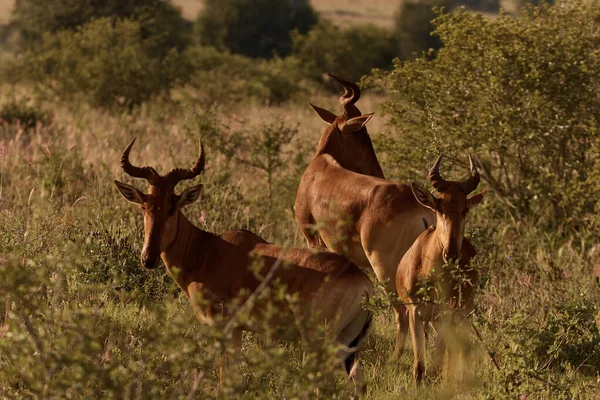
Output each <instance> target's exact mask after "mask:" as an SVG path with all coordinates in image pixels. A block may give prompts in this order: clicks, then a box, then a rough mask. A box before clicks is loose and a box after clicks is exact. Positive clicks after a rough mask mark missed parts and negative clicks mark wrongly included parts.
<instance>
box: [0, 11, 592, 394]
mask: <svg viewBox="0 0 600 400" xmlns="http://www.w3.org/2000/svg"><path fill="white" fill-rule="evenodd" d="M9 3H10V2H6V1H2V2H0V18H1V19H4V20H6V17H5V16H6V12H5V10H9V8H10V6H9V5H8V4H9ZM175 3H176V4H180V5H181V6H182V8H183V15H184V16H186V17H187V18H191V17H192V16H193V15H194V14H195V13H196V12H197V11H198V10H200V9H201V6H202V4H201V2H194V1H190V0H187V1H184V0H181V1H176V2H175ZM354 3H356V4H354ZM390 3H391V2H387V1H361V2H358V1H357V2H341V1H339V2H338V1H324V0H323V1H313V2H312V4H313V6H314V7H315V8H316V9H317V10H320V11H322V13H323V15H324V16H326V17H331V18H333V19H334V20H335V21H336V22H337V23H345V22H348V21H352V22H353V23H361V22H364V21H363V20H371V22H376V23H377V24H379V25H381V26H384V27H385V26H388V27H389V26H391V25H392V24H393V21H392V20H391V18H390V15H391V14H392V13H393V8H391V6H390ZM574 4H575V7H579V8H577V9H576V11H574V12H568V11H563V13H564V14H561V13H560V12H558V11H557V12H556V13H555V14H553V13H552V12H548V11H546V12H545V13H544V12H540V13H539V14H536V13H532V14H531V15H530V16H524V17H523V19H522V20H520V21H522V22H520V23H519V22H515V21H517V20H515V19H514V18H513V17H511V16H505V17H503V18H504V19H502V18H499V19H498V20H494V21H495V22H489V21H487V20H483V19H479V17H477V16H473V15H471V14H467V13H460V12H459V13H458V14H457V16H456V17H454V18H446V20H444V21H442V23H441V25H440V28H439V31H440V34H441V35H442V36H443V39H444V40H443V42H444V45H445V48H444V50H441V51H440V53H439V54H438V56H437V58H436V60H431V59H420V60H416V61H412V62H407V63H398V64H396V65H395V66H394V68H393V73H392V74H391V75H388V74H387V72H383V73H381V72H380V73H374V74H371V76H370V78H369V79H367V81H365V83H367V84H368V86H370V87H371V88H372V90H371V91H367V92H366V93H365V94H364V95H363V96H362V97H361V100H360V102H359V106H360V108H361V110H362V111H363V112H371V111H375V112H376V116H375V118H373V119H372V120H371V121H370V122H369V125H368V129H369V132H370V133H371V136H372V138H373V140H374V142H375V147H376V151H377V152H378V154H379V155H380V159H381V162H382V165H383V168H384V171H385V173H386V176H388V178H389V179H397V180H400V181H402V182H409V181H410V180H416V181H417V182H420V183H422V184H424V185H427V181H426V172H427V169H428V168H429V167H430V165H431V164H432V162H433V160H434V159H435V158H436V156H437V155H438V154H439V153H440V152H444V153H445V154H447V158H446V160H445V161H444V163H443V166H442V173H443V175H444V176H446V177H450V178H455V179H462V178H464V177H465V176H466V173H467V168H466V162H465V161H466V155H467V154H468V153H471V152H473V153H474V154H476V155H477V157H476V159H477V161H478V163H481V165H482V173H483V180H482V183H481V185H480V188H483V187H487V188H488V189H489V190H490V193H489V194H488V196H487V199H486V201H485V204H484V205H483V206H481V207H480V208H478V209H476V210H474V212H473V213H470V214H469V216H468V218H467V236H469V237H470V238H471V239H472V241H473V242H474V244H475V246H476V248H477V250H478V253H479V255H478V257H477V258H476V261H475V266H476V267H477V268H478V269H479V270H480V274H481V277H482V278H481V280H480V282H479V283H478V291H477V298H476V305H477V310H476V313H475V315H474V316H473V322H474V324H475V326H476V327H477V328H478V329H479V331H480V332H481V335H482V341H479V340H477V339H476V338H475V337H474V336H473V335H471V340H470V348H471V353H470V358H469V360H468V361H467V362H465V363H464V364H463V365H462V367H463V374H462V375H463V376H462V379H457V378H456V377H453V376H449V377H448V376H446V375H440V376H433V377H430V378H429V379H428V381H427V382H426V384H425V385H424V386H422V387H415V386H414V383H413V378H412V352H411V351H410V345H408V346H407V350H405V353H404V354H403V355H402V356H401V358H400V359H399V360H397V361H395V360H392V359H391V354H392V350H393V336H394V332H395V324H394V322H393V318H392V313H391V311H390V309H389V307H388V306H387V299H386V298H385V297H384V296H383V295H380V296H378V297H377V299H375V300H376V301H375V303H376V304H377V305H376V306H373V308H374V310H375V312H376V317H375V319H374V324H373V326H372V328H371V329H370V331H369V334H368V336H367V339H366V341H365V344H364V347H363V350H362V352H361V360H362V361H361V362H362V365H363V368H364V371H365V375H366V382H367V384H368V391H367V394H366V398H371V399H388V398H398V397H400V398H407V399H423V398H427V399H429V398H442V399H443V398H458V399H470V398H507V399H515V398H518V399H538V398H548V399H554V398H564V399H594V398H598V397H599V396H600V375H599V373H600V372H599V371H600V335H599V326H600V313H599V310H598V302H599V301H600V285H599V284H598V283H597V281H596V280H594V273H593V270H594V266H595V265H597V264H598V263H600V255H599V253H600V251H598V244H599V242H600V239H599V236H600V235H599V234H598V227H599V226H600V224H599V220H598V215H599V211H600V209H599V206H598V204H597V198H598V194H599V193H598V187H600V152H599V148H598V139H599V137H598V123H599V122H598V121H599V119H598V116H597V112H598V111H597V110H598V109H600V107H597V106H598V104H597V102H598V98H600V96H598V94H599V93H600V88H599V87H598V84H597V82H596V76H597V72H599V71H600V50H599V48H598V43H599V41H598V39H599V37H600V34H599V33H598V28H597V25H596V26H595V25H594V23H597V21H598V20H600V19H598V16H600V11H599V10H598V7H595V8H592V5H590V4H592V3H591V2H586V1H583V0H582V1H575V2H574ZM588 5H589V7H590V8H589V10H586V9H585V7H588ZM340 10H341V11H340ZM574 21H576V22H577V23H575V22H574ZM560 24H563V25H560ZM567 28H568V29H567ZM578 29H581V30H578ZM557 32H558V33H557ZM466 38H468V40H467V39H466ZM549 48H552V49H553V51H549V50H548V49H549ZM482 49H483V50H482ZM487 49H490V50H489V51H487ZM234 61H235V62H239V63H240V65H242V67H240V68H245V67H244V66H247V65H250V64H243V62H246V61H243V60H238V59H227V62H234ZM284 62H286V61H284ZM286 65H287V64H286ZM292 65H293V64H292ZM276 67H277V66H275V67H272V66H269V67H268V68H276ZM261 68H263V67H261ZM265 68H267V67H265ZM390 68H391V67H390ZM269 71H271V70H270V69H269ZM332 72H335V71H332ZM284 75H285V72H284ZM274 76H275V77H280V75H277V74H275V75H274ZM449 76H452V77H453V79H449V78H448V77H449ZM211 77H212V79H214V80H217V79H218V80H222V79H224V77H223V75H219V74H217V75H216V78H215V75H200V78H196V79H211ZM253 79H254V78H253ZM256 79H257V80H258V79H259V78H256ZM232 81H233V79H232ZM274 81H275V82H279V81H277V80H274ZM202 83H203V85H198V84H194V85H189V86H183V87H179V88H176V89H174V90H172V91H171V92H170V95H169V96H157V97H153V98H151V99H149V100H147V101H144V102H142V103H141V105H139V106H136V107H134V108H132V109H127V110H123V109H116V110H115V109H114V108H106V107H101V106H97V105H90V102H89V101H86V99H87V97H81V98H78V97H75V98H68V99H66V100H65V99H64V98H62V97H60V96H57V95H55V93H52V92H50V91H49V90H47V89H44V88H43V87H42V88H41V89H40V87H38V86H43V85H38V84H36V83H35V82H34V83H32V82H31V81H27V82H12V81H11V80H6V82H5V83H3V84H2V85H1V86H0V106H2V112H3V114H2V115H3V117H2V118H3V122H2V124H1V125H0V219H1V220H0V293H1V294H2V295H1V297H0V310H2V315H0V323H1V327H0V395H1V396H3V397H10V398H30V397H32V398H38V397H39V398H65V397H72V398H80V397H101V398H105V397H106V398H110V397H113V398H164V397H169V398H183V397H188V398H194V397H195V398H208V397H217V396H218V392H217V389H216V388H217V382H218V371H217V366H218V363H217V362H216V361H217V360H218V355H219V354H220V351H221V349H222V348H226V349H227V348H228V347H229V338H227V337H226V336H223V334H222V332H220V331H218V330H215V329H210V328H208V327H205V326H202V325H200V324H199V323H198V322H197V321H196V320H195V318H194V316H193V315H192V312H191V309H190V306H189V305H188V303H187V300H186V299H185V298H184V296H183V295H182V294H181V293H180V291H179V289H178V288H177V287H176V286H175V285H174V283H172V281H171V279H170V278H169V277H168V276H167V275H166V273H165V271H164V268H159V269H158V270H155V271H145V270H143V269H142V267H141V266H140V263H139V254H140V248H141V244H142V233H143V225H142V221H141V215H140V212H139V210H137V209H136V208H135V207H134V206H133V205H131V204H129V203H127V202H126V201H125V200H123V199H122V198H121V197H120V196H119V195H118V193H117V191H116V190H115V188H114V186H113V183H112V181H113V180H114V179H118V180H122V181H124V182H128V183H133V184H134V185H136V186H137V187H138V188H140V189H144V188H145V183H144V182H138V181H135V182H134V181H132V180H131V179H130V178H129V177H127V176H125V175H124V174H123V173H122V171H121V170H120V168H119V157H120V154H121V152H122V150H123V148H124V147H125V146H126V144H127V143H129V141H130V140H131V139H132V138H133V137H135V136H137V137H138V141H137V143H136V145H135V148H134V150H133V152H132V161H133V162H134V163H136V164H149V165H152V166H154V167H157V168H158V170H159V172H160V171H163V172H164V171H167V170H169V169H170V168H172V167H174V166H189V165H190V164H191V162H192V161H193V160H194V159H195V156H196V155H197V144H198V140H199V139H202V140H203V143H204V144H205V149H206V151H207V167H206V171H205V172H204V174H203V175H202V177H201V178H200V181H201V182H202V183H204V190H203V194H202V197H201V199H200V201H199V203H197V204H195V205H193V206H191V207H189V208H188V209H186V210H185V211H184V212H185V214H186V215H187V216H188V217H189V218H190V220H191V221H193V222H194V223H196V224H197V225H198V226H199V227H201V228H203V229H206V230H209V231H211V232H217V233H218V232H223V231H226V230H231V229H238V228H244V229H249V230H251V231H253V232H256V233H258V234H260V235H261V236H262V237H263V238H265V239H266V240H268V241H271V242H274V243H277V244H281V245H286V246H304V245H305V242H304V239H303V238H302V236H301V234H300V232H299V230H298V229H297V227H296V224H295V222H294V218H293V210H292V207H293V203H294V197H295V193H296V188H297V184H298V181H299V179H300V176H301V174H302V172H303V170H304V168H305V167H306V165H307V163H308V162H309V161H310V158H311V155H312V153H313V151H314V149H315V147H316V145H317V142H318V139H319V136H320V134H321V133H322V131H323V129H324V128H325V124H324V123H323V122H322V121H320V120H319V118H318V117H317V116H316V115H315V114H314V112H313V111H312V110H311V109H310V107H309V106H308V101H309V100H310V101H312V102H313V103H315V104H317V105H319V106H321V107H324V108H327V109H329V110H334V111H336V112H339V109H340V108H339V103H338V96H339V93H337V92H332V91H331V87H323V86H320V85H315V84H305V85H301V87H300V89H302V90H300V89H299V90H298V92H297V93H296V94H294V95H293V96H291V97H290V98H289V99H286V100H285V101H276V102H275V101H271V99H269V101H261V100H260V95H262V93H264V92H263V91H261V90H262V88H263V86H260V85H259V84H258V83H256V84H255V82H254V81H252V82H251V83H252V85H253V88H252V91H249V89H247V88H246V86H243V85H241V86H232V87H226V84H222V85H209V83H211V84H212V83H214V82H209V81H208V80H205V81H202ZM226 83H229V84H231V85H238V82H237V81H234V82H233V83H231V82H226ZM287 83H288V82H287V81H285V80H282V85H283V84H287ZM261 84H264V81H261ZM268 84H269V85H272V86H274V85H276V83H273V82H272V81H269V82H268ZM204 86H206V87H204ZM207 87H209V89H210V90H211V91H210V92H208V90H209V89H207ZM254 87H259V88H261V89H260V90H259V91H258V92H259V95H256V94H255V93H256V91H255V90H254ZM335 89H336V88H335V87H334V90H335ZM241 90H243V93H246V91H248V92H249V93H253V95H252V97H251V98H248V99H246V98H241V99H240V98H239V96H231V93H232V92H236V91H241ZM270 90H271V92H269V93H271V96H272V93H273V90H274V89H273V88H272V87H271V89H270ZM207 93H208V94H207ZM331 93H335V94H331ZM219 96H222V97H219ZM384 112H385V116H384V115H382V114H383V113H384ZM268 160H270V162H267V161H268ZM269 176H271V184H270V185H269V179H268V177H269ZM187 184H191V183H186V184H181V187H180V188H178V190H182V189H183V187H185V185H187ZM407 343H409V342H407ZM313 345H315V346H318V349H319V350H317V351H315V352H314V353H309V354H308V355H307V356H306V358H305V359H304V360H303V355H302V346H301V345H300V344H297V343H285V342H278V341H276V340H271V339H268V338H266V339H265V338H259V337H257V336H256V335H254V334H246V335H245V336H244V342H243V350H244V356H243V357H244V358H243V362H242V364H241V369H240V370H239V371H235V372H234V373H232V374H231V375H230V376H229V380H228V381H227V382H226V384H225V391H224V394H221V396H222V397H224V398H242V397H243V398H275V397H278V398H311V397H314V395H315V389H316V388H319V390H320V392H321V394H322V397H324V398H333V397H336V398H337V397H339V398H343V397H347V396H348V392H347V387H346V384H345V378H344V376H343V374H342V373H341V371H340V370H339V368H337V366H336V365H335V362H334V358H333V357H330V356H331V352H332V351H333V350H334V349H333V347H332V346H330V345H328V344H327V343H324V344H313ZM488 351H491V352H494V353H495V356H496V358H497V360H498V362H499V365H500V371H498V370H496V369H495V367H494V365H493V364H492V362H491V361H490V358H489V356H488V354H487V352H488ZM451 367H452V368H453V369H454V370H456V369H460V365H459V364H458V363H453V364H452V365H451ZM449 375H452V374H449Z"/></svg>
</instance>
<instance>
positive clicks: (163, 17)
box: [11, 0, 191, 55]
mask: <svg viewBox="0 0 600 400" xmlns="http://www.w3.org/2000/svg"><path fill="white" fill-rule="evenodd" d="M104 17H114V18H116V19H133V20H135V21H137V22H139V24H140V32H141V36H142V38H143V39H144V40H147V39H149V40H150V41H151V42H153V46H154V50H155V51H156V52H157V53H159V54H161V55H164V54H165V53H167V52H168V51H169V50H170V49H172V48H173V47H175V48H177V49H178V50H182V49H183V48H184V47H185V46H186V45H187V44H188V42H189V39H190V37H189V34H190V30H191V29H190V27H189V26H188V24H186V22H185V20H184V19H183V17H182V16H181V14H180V11H179V9H178V8H176V7H175V6H173V4H171V2H170V1H164V0H120V1H110V0H95V1H79V0H20V1H17V2H15V7H14V9H13V15H12V21H11V26H12V28H13V29H15V30H16V31H17V32H18V33H19V35H20V44H21V47H22V48H23V49H30V48H32V47H37V46H39V45H42V44H43V42H44V35H45V34H47V33H57V32H60V31H63V30H75V29H76V28H78V27H80V26H82V25H85V24H86V23H89V22H90V21H92V20H93V19H96V18H104Z"/></svg>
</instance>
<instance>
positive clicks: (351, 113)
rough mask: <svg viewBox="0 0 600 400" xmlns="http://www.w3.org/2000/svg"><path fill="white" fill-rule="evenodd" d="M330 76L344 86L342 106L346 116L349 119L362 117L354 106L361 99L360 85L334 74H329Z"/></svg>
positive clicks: (341, 98) (341, 99)
mask: <svg viewBox="0 0 600 400" xmlns="http://www.w3.org/2000/svg"><path fill="white" fill-rule="evenodd" d="M329 76H330V77H332V78H333V79H335V80H336V81H338V82H339V83H341V84H342V86H344V94H343V95H342V97H340V104H341V105H342V108H343V109H344V114H346V115H347V116H348V118H354V117H358V116H360V115H361V113H360V110H359V109H358V107H356V106H355V105H354V104H355V103H356V102H357V101H358V99H360V88H359V87H358V85H357V84H356V83H354V82H350V81H347V80H345V79H344V78H340V77H339V76H336V75H334V74H329Z"/></svg>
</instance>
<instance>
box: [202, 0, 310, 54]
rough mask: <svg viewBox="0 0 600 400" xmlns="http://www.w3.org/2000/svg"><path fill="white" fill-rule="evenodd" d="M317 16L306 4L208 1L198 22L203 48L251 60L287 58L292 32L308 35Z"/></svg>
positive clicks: (266, 0) (289, 0)
mask: <svg viewBox="0 0 600 400" xmlns="http://www.w3.org/2000/svg"><path fill="white" fill-rule="evenodd" d="M316 21H317V16H316V14H315V13H314V11H313V10H312V8H311V6H310V4H309V3H308V2H306V1H292V0H207V1H206V2H205V4H204V8H203V10H202V12H201V14H200V15H199V16H198V20H197V22H196V30H197V35H198V37H199V40H200V42H201V43H202V44H204V45H208V46H214V47H216V48H218V49H220V50H226V49H228V50H230V51H231V52H232V53H236V54H243V55H246V56H249V57H260V58H271V57H273V55H274V54H277V55H279V56H286V55H287V54H289V53H290V51H291V36H290V33H291V31H293V30H297V31H298V32H300V33H305V32H307V31H308V29H309V28H310V27H311V26H312V25H313V24H315V23H316Z"/></svg>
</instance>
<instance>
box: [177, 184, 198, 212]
mask: <svg viewBox="0 0 600 400" xmlns="http://www.w3.org/2000/svg"><path fill="white" fill-rule="evenodd" d="M201 192H202V184H200V185H196V186H192V187H189V188H187V189H185V190H184V191H183V192H182V193H181V194H180V195H179V207H180V208H181V207H185V206H187V205H190V204H192V203H193V202H195V201H196V200H198V197H200V193H201Z"/></svg>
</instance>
